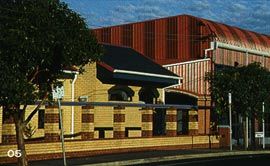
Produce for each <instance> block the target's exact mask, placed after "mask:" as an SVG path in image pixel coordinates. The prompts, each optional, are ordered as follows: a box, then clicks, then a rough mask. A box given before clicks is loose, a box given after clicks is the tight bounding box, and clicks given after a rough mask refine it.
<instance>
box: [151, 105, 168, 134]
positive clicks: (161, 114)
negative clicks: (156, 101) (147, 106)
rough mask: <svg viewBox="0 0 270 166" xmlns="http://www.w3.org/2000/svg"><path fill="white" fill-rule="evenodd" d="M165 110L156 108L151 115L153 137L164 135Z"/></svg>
mask: <svg viewBox="0 0 270 166" xmlns="http://www.w3.org/2000/svg"><path fill="white" fill-rule="evenodd" d="M165 117H166V109H161V108H156V109H155V111H154V113H153V135H165V132H166V121H165Z"/></svg>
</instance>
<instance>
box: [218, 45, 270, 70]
mask: <svg viewBox="0 0 270 166" xmlns="http://www.w3.org/2000/svg"><path fill="white" fill-rule="evenodd" d="M213 60H214V62H215V64H220V65H226V66H235V65H236V64H237V65H239V66H245V65H248V64H250V63H254V62H259V63H261V65H262V66H264V67H265V68H267V69H270V58H269V57H265V56H259V55H255V54H251V53H245V52H239V51H233V50H228V49H222V48H218V49H217V50H215V53H214V58H213Z"/></svg>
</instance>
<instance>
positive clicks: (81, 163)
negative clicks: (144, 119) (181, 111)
mask: <svg viewBox="0 0 270 166" xmlns="http://www.w3.org/2000/svg"><path fill="white" fill-rule="evenodd" d="M260 154H261V155H265V154H266V155H269V156H270V150H248V151H245V150H233V151H229V150H222V149H191V150H154V151H143V152H130V153H119V154H107V155H99V156H91V157H81V158H68V159H67V165H68V166H74V165H78V166H119V165H146V164H150V163H155V162H168V161H175V160H183V161H185V160H192V159H194V160H195V159H204V158H205V159H207V158H219V157H232V156H234V157H235V156H244V155H260ZM13 165H14V166H15V165H16V164H8V165H6V166H13ZM50 165H51V166H62V165H63V160H62V159H56V160H43V161H30V166H50Z"/></svg>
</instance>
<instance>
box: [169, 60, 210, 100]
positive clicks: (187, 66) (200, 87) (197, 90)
mask: <svg viewBox="0 0 270 166" xmlns="http://www.w3.org/2000/svg"><path fill="white" fill-rule="evenodd" d="M211 63H212V62H211V60H210V59H202V60H195V61H189V62H183V63H176V64H171V65H164V67H165V68H166V69H168V70H170V71H172V72H174V73H175V74H177V75H179V76H181V77H183V83H182V84H181V85H179V86H177V87H174V88H173V89H177V90H180V91H182V92H186V93H189V94H193V95H196V96H203V95H210V92H209V82H208V81H206V80H205V76H206V73H208V72H210V71H211Z"/></svg>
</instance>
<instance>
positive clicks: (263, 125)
mask: <svg viewBox="0 0 270 166" xmlns="http://www.w3.org/2000/svg"><path fill="white" fill-rule="evenodd" d="M262 114H263V116H262V129H263V140H262V141H263V149H265V124H264V102H263V103H262Z"/></svg>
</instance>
